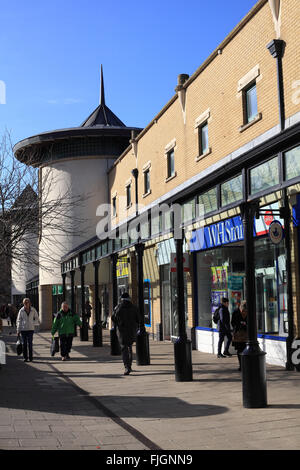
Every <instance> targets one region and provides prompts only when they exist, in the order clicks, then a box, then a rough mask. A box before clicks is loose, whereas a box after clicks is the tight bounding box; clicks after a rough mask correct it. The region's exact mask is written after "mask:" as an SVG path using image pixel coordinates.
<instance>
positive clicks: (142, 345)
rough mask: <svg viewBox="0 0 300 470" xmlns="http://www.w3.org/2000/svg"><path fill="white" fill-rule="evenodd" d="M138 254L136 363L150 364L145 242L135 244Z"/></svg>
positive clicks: (141, 364) (140, 364)
mask: <svg viewBox="0 0 300 470" xmlns="http://www.w3.org/2000/svg"><path fill="white" fill-rule="evenodd" d="M135 251H136V254H137V282H138V308H139V316H140V324H139V330H138V333H137V337H136V363H137V364H138V365H139V366H147V365H149V364H150V351H149V334H148V333H147V331H146V329H145V316H144V271H143V255H144V245H143V243H140V242H139V243H137V245H136V246H135Z"/></svg>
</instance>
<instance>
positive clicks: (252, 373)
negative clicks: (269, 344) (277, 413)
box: [241, 344, 267, 408]
mask: <svg viewBox="0 0 300 470" xmlns="http://www.w3.org/2000/svg"><path fill="white" fill-rule="evenodd" d="M265 363H266V353H265V352H264V351H262V350H261V349H260V347H259V346H258V344H254V345H250V344H248V345H247V346H246V348H245V349H244V351H243V352H242V354H241V367H242V377H243V405H244V408H265V407H266V406H267V376H266V364H265Z"/></svg>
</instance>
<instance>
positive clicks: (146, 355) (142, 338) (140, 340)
mask: <svg viewBox="0 0 300 470" xmlns="http://www.w3.org/2000/svg"><path fill="white" fill-rule="evenodd" d="M136 363H137V365H138V366H148V365H149V364H150V348H149V334H148V333H147V331H146V330H145V328H143V329H141V330H139V331H138V333H137V336H136Z"/></svg>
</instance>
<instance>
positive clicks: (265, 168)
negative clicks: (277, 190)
mask: <svg viewBox="0 0 300 470" xmlns="http://www.w3.org/2000/svg"><path fill="white" fill-rule="evenodd" d="M277 184H279V169H278V158H277V157H275V158H272V160H269V161H267V162H265V163H263V164H262V165H259V166H257V167H255V168H252V170H250V193H251V194H255V193H258V192H259V191H264V190H265V189H268V188H271V187H272V186H276V185H277Z"/></svg>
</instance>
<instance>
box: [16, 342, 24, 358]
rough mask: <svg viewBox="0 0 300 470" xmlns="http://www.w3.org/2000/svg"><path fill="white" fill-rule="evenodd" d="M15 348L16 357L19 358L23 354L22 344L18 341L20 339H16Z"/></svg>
mask: <svg viewBox="0 0 300 470" xmlns="http://www.w3.org/2000/svg"><path fill="white" fill-rule="evenodd" d="M16 348H17V354H18V356H20V355H21V354H22V352H23V344H22V341H21V340H20V338H18V340H17V342H16Z"/></svg>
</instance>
